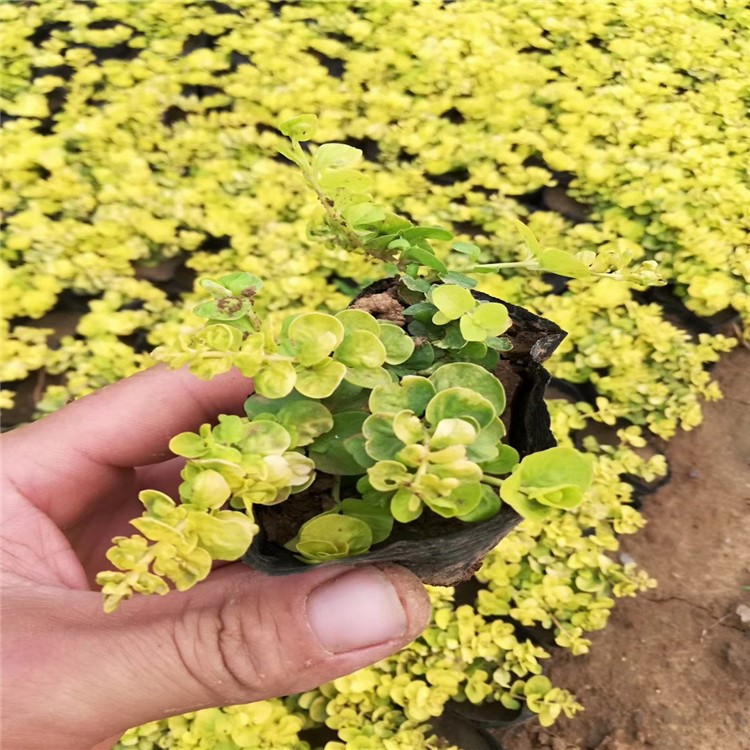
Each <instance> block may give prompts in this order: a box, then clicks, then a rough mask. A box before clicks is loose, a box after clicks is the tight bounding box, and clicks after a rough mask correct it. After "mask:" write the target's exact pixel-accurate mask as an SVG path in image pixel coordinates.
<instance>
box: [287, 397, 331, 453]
mask: <svg viewBox="0 0 750 750" xmlns="http://www.w3.org/2000/svg"><path fill="white" fill-rule="evenodd" d="M277 417H278V420H279V422H281V424H283V425H285V426H287V427H294V429H295V431H296V433H297V440H296V445H297V446H302V445H309V444H310V443H312V442H313V440H315V438H317V437H318V436H319V435H322V434H324V433H326V432H328V431H329V430H330V429H331V428H332V427H333V415H332V414H331V412H330V411H328V409H326V407H325V406H323V404H320V403H318V402H317V401H306V400H305V401H303V400H300V401H293V402H291V403H289V404H287V405H286V406H284V407H283V408H282V409H280V410H279V412H278V414H277Z"/></svg>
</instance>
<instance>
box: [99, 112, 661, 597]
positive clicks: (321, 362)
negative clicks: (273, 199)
mask: <svg viewBox="0 0 750 750" xmlns="http://www.w3.org/2000/svg"><path fill="white" fill-rule="evenodd" d="M316 127H317V118H315V117H314V116H313V115H302V116H299V117H296V118H293V119H291V120H288V121H286V122H284V123H282V125H281V130H282V132H283V133H285V134H286V135H288V136H289V138H290V140H291V148H284V149H282V153H283V154H284V155H286V156H288V157H289V158H290V159H293V160H294V162H295V163H296V164H297V165H298V166H299V167H300V169H301V170H302V173H303V175H304V177H305V179H306V181H307V182H308V184H309V185H310V186H311V187H312V188H313V189H314V190H315V192H316V193H317V194H318V198H319V199H320V202H321V204H322V206H323V209H324V212H325V213H324V215H323V221H322V224H320V225H316V226H315V227H314V230H313V231H315V232H317V233H318V234H327V235H330V236H331V237H332V238H334V239H336V240H339V241H341V242H343V243H345V244H347V245H349V246H351V247H354V248H359V249H361V250H362V251H363V252H365V253H368V254H372V255H373V256H375V257H377V258H380V259H382V260H386V261H387V262H389V263H390V264H392V265H393V266H394V267H395V268H396V269H397V271H398V275H397V276H396V277H395V281H394V283H395V284H397V285H398V286H399V287H400V289H401V292H400V293H401V294H402V295H403V296H404V297H405V299H407V300H408V301H409V302H410V303H411V304H408V305H407V306H406V307H405V309H404V308H402V309H403V313H400V317H401V318H402V319H403V320H404V327H402V326H400V325H396V324H394V323H393V322H389V321H388V320H387V319H386V320H379V319H377V318H375V317H374V316H373V315H372V314H370V313H369V312H366V311H365V310H362V309H356V308H353V309H346V310H342V311H340V312H338V313H336V314H335V315H329V314H326V313H321V312H307V313H301V314H297V315H292V316H289V317H288V318H286V319H285V320H284V321H283V322H282V324H281V328H280V330H279V331H275V330H274V327H273V325H272V324H271V322H270V321H269V320H266V321H263V320H261V318H260V317H259V316H258V314H257V312H256V311H255V308H254V302H255V298H256V296H257V295H258V294H259V293H262V288H263V284H262V282H261V280H260V279H258V278H257V277H255V276H252V275H251V274H247V273H243V272H234V273H230V274H226V275H224V276H221V277H219V278H218V279H203V280H202V282H201V284H202V286H203V288H204V289H205V290H206V291H207V292H208V293H209V294H210V295H211V299H210V300H209V301H206V302H202V303H200V304H199V305H197V306H196V307H195V308H194V310H193V312H194V313H195V314H196V315H198V316H200V317H202V318H204V319H206V320H207V323H206V325H205V327H204V328H203V330H201V331H199V332H197V333H195V334H193V335H191V336H186V337H183V339H182V340H181V342H180V346H178V347H177V348H175V349H171V348H170V347H160V348H158V349H157V350H156V351H155V352H154V353H153V356H154V358H155V359H157V360H161V361H164V362H167V363H169V364H170V365H171V366H173V367H182V366H187V367H189V368H190V369H191V370H192V371H193V372H194V373H195V374H196V375H198V376H200V377H202V378H205V379H210V378H212V377H214V376H216V375H219V374H221V373H223V372H226V371H228V370H229V369H231V368H233V367H236V368H237V369H238V370H239V371H240V372H241V373H242V374H243V375H245V376H246V377H248V378H253V383H254V391H255V392H254V394H253V395H252V396H250V398H248V400H247V404H246V412H247V417H244V418H242V417H238V416H227V415H220V417H219V424H218V425H216V426H215V427H211V425H209V424H204V425H203V426H202V427H201V428H200V430H199V431H198V433H197V434H194V433H182V434H180V435H177V436H175V437H174V438H173V439H172V440H171V442H170V448H171V450H172V452H173V453H175V454H176V455H178V456H182V457H184V458H186V459H187V461H186V464H185V467H184V469H183V470H182V478H183V482H182V484H181V485H180V487H179V494H180V500H181V502H180V504H179V505H178V504H176V503H175V502H174V501H173V500H172V499H171V498H170V497H168V496H167V495H165V494H164V493H162V492H157V491H155V490H145V491H143V492H141V493H140V499H141V502H142V503H143V505H144V506H145V508H146V511H145V513H144V514H143V516H141V517H140V518H137V519H135V520H134V521H133V522H132V523H133V526H135V528H136V530H137V531H138V532H140V533H139V534H138V535H133V536H131V537H117V538H116V539H115V540H114V542H115V545H114V546H113V547H112V548H111V549H110V550H109V552H108V554H107V557H108V559H109V560H110V562H111V563H112V564H113V565H114V566H115V567H116V568H117V569H118V570H117V571H108V572H103V573H100V574H99V576H98V577H97V582H98V583H99V584H100V585H101V586H102V590H103V593H104V595H105V609H106V610H107V611H112V610H113V609H115V608H116V607H117V606H118V605H119V603H120V602H121V601H122V600H123V599H127V598H128V597H130V596H131V595H132V594H133V593H141V594H165V593H167V591H168V585H167V581H169V582H171V583H172V584H173V585H174V586H175V587H176V588H177V589H178V590H181V591H182V590H185V589H188V588H190V587H192V586H194V585H195V584H196V583H198V582H199V581H201V580H202V579H204V578H205V577H206V576H207V575H208V574H209V572H210V570H211V565H212V563H213V561H215V560H237V559H239V558H240V557H242V555H243V554H244V553H245V552H246V551H247V549H248V547H249V546H250V544H251V543H252V541H253V538H254V537H255V535H256V534H257V532H258V526H257V524H256V523H255V519H254V512H255V508H256V506H262V505H276V504H278V503H282V502H284V501H286V500H287V499H288V498H289V497H290V495H292V494H296V493H301V492H305V491H307V490H310V492H313V491H316V490H317V488H320V487H322V488H324V491H327V493H328V494H329V495H330V497H329V499H328V500H327V501H326V502H324V504H323V509H322V512H321V513H320V514H318V515H315V516H313V517H312V518H309V519H308V520H306V521H305V522H304V523H303V524H302V525H301V526H300V527H299V528H298V529H296V533H295V534H294V535H293V536H292V537H291V538H289V539H288V540H287V541H286V544H285V546H286V547H287V548H288V549H289V550H291V551H292V552H295V553H296V554H297V556H298V558H299V559H301V560H303V561H304V562H307V563H310V564H315V563H321V562H326V561H330V560H335V559H340V558H345V557H353V556H356V555H359V554H362V553H364V552H367V551H368V550H369V549H370V547H371V546H373V545H377V544H379V543H382V542H384V541H386V540H387V539H388V537H389V536H390V534H391V533H392V531H393V529H394V522H395V523H398V524H407V523H411V522H414V521H416V520H417V519H419V518H420V516H421V515H422V513H423V512H424V511H425V510H427V511H429V512H432V513H435V514H437V515H438V516H442V517H443V518H457V519H458V520H460V521H463V522H466V523H481V522H484V521H488V520H490V519H491V518H492V517H494V516H495V515H496V514H497V513H498V511H499V510H500V508H501V505H502V503H507V504H508V505H509V506H511V507H512V508H513V509H514V510H516V511H517V512H518V513H520V514H521V515H522V516H524V517H526V518H537V519H539V518H544V517H545V516H546V515H548V514H549V513H550V512H551V511H552V510H553V509H563V510H570V509H572V508H575V507H577V506H578V505H579V504H580V502H581V500H582V498H583V493H584V492H585V491H586V490H587V489H588V487H589V485H590V483H591V479H592V468H591V461H590V458H589V457H587V456H584V455H583V454H580V453H578V452H577V451H575V450H573V449H571V448H550V449H548V450H545V451H542V452H539V453H534V454H532V455H529V456H526V457H524V458H523V459H522V460H520V461H519V455H518V453H517V452H516V451H515V450H514V449H513V448H512V447H511V446H509V445H507V444H505V443H504V442H503V438H504V437H505V426H504V424H503V422H502V421H501V417H502V416H503V414H504V412H505V409H506V396H505V390H504V388H503V385H502V384H501V382H500V381H499V380H498V379H497V377H496V375H495V374H493V370H494V368H495V366H496V365H497V364H498V362H499V360H500V357H501V356H502V353H503V352H505V351H508V350H509V349H510V348H511V347H512V344H511V342H510V340H509V339H508V338H506V337H504V336H503V334H504V333H505V332H506V331H507V329H508V328H510V326H511V320H510V317H509V313H508V309H507V308H506V307H505V305H503V304H501V303H499V302H485V301H481V300H479V299H477V298H475V297H474V296H473V295H472V293H471V289H472V288H473V287H474V286H475V285H476V282H475V281H474V280H473V279H472V278H471V277H469V276H467V275H465V274H463V273H458V272H456V271H452V270H449V268H448V266H447V265H446V264H445V263H444V262H443V261H442V260H440V259H438V257H437V256H436V254H435V251H434V249H433V247H432V245H431V244H430V240H446V241H448V240H452V234H451V233H450V232H448V231H447V230H445V229H442V228H440V227H435V226H426V227H425V226H422V227H420V226H414V225H412V223H411V222H409V221H407V220H405V219H401V218H399V217H398V216H396V215H394V214H389V213H387V212H386V211H384V210H383V209H382V208H381V207H380V206H378V205H377V204H375V203H373V202H372V198H371V196H370V195H369V194H368V193H367V192H366V190H367V188H368V187H369V180H368V178H367V177H366V176H365V175H364V174H362V173H361V172H360V171H358V170H357V169H356V167H357V165H358V163H359V161H360V159H361V157H362V154H361V152H360V151H359V150H358V149H355V148H352V147H351V146H347V145H345V144H338V143H328V144H324V145H322V146H320V147H318V148H317V149H316V150H315V151H313V153H312V156H311V157H308V155H307V153H306V152H305V150H304V149H303V148H302V146H301V143H302V142H304V141H308V140H310V139H311V138H312V137H313V136H314V133H315V129H316ZM522 231H523V233H524V234H525V235H526V236H527V241H528V245H529V252H530V255H531V260H530V261H529V266H531V265H532V264H535V265H536V266H538V267H539V268H540V269H547V270H550V268H551V267H552V266H554V267H555V269H556V270H557V272H562V271H564V270H566V269H567V271H568V272H569V273H570V274H575V275H577V276H579V277H584V276H586V275H588V274H590V273H592V272H591V271H590V270H589V265H592V264H593V263H594V262H595V261H596V259H595V258H593V257H591V258H587V259H586V260H587V261H588V265H587V264H586V263H584V261H583V260H579V259H575V258H573V257H572V256H568V255H567V254H566V253H564V252H562V251H560V252H557V251H552V250H542V249H541V248H540V247H539V245H538V243H537V242H536V240H535V238H534V237H533V236H532V235H530V233H529V232H528V230H527V229H526V228H525V227H524V228H523V229H522ZM453 249H454V250H456V251H457V252H458V253H460V254H463V255H467V256H468V257H469V258H470V259H472V260H473V261H474V265H473V267H471V268H469V269H468V270H472V271H474V272H475V273H483V272H486V271H488V270H494V266H492V267H490V268H488V267H487V266H486V265H483V264H480V263H476V260H477V258H478V254H479V249H478V248H477V247H476V246H474V245H472V244H471V243H465V242H459V243H454V244H453ZM629 273H630V274H631V275H632V276H634V277H635V276H637V275H638V274H639V271H638V269H636V270H633V271H630V272H629ZM642 273H646V274H647V275H649V276H650V275H651V274H652V271H651V269H650V268H648V269H645V270H644V271H642ZM616 274H617V275H618V276H619V275H620V271H619V269H618V270H617V271H616ZM407 316H408V317H410V318H412V321H411V323H409V324H408V325H406V323H405V321H406V320H407ZM318 491H319V490H318ZM342 493H344V496H343V497H342Z"/></svg>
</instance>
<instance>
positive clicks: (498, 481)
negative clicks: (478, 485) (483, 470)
mask: <svg viewBox="0 0 750 750" xmlns="http://www.w3.org/2000/svg"><path fill="white" fill-rule="evenodd" d="M481 481H482V482H484V483H485V484H491V485H492V486H493V487H502V486H503V480H502V479H498V478H497V477H490V476H487V474H482V480H481Z"/></svg>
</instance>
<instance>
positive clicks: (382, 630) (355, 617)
mask: <svg viewBox="0 0 750 750" xmlns="http://www.w3.org/2000/svg"><path fill="white" fill-rule="evenodd" d="M307 619H308V622H309V623H310V625H311V627H312V629H313V631H314V632H315V635H317V636H318V640H319V641H320V644H321V645H322V646H323V648H325V649H326V650H327V651H331V652H332V653H334V654H341V653H344V652H345V651H355V650H356V649H360V648H368V647H369V646H376V645H377V644H379V643H385V642H386V641H390V640H393V639H394V638H399V637H400V636H402V635H403V634H404V633H405V632H406V626H407V624H408V619H407V616H406V612H405V611H404V607H403V605H402V604H401V600H400V599H399V597H398V593H397V592H396V589H395V588H394V587H393V584H392V583H391V579H390V578H389V577H388V576H387V575H386V574H385V573H383V572H382V571H381V570H378V569H377V568H357V569H355V570H353V571H351V572H350V573H345V574H344V575H342V576H339V577H338V578H334V579H333V580H331V581H326V582H325V583H324V584H322V585H321V586H319V587H318V588H317V589H315V590H314V591H313V592H312V593H311V594H310V596H309V597H308V600H307Z"/></svg>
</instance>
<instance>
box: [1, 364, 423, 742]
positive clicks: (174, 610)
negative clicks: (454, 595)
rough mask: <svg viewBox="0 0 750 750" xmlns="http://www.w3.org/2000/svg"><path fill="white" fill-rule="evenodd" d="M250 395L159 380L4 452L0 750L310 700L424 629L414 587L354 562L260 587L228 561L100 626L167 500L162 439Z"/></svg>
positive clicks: (9, 441)
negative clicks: (245, 706) (132, 539)
mask: <svg viewBox="0 0 750 750" xmlns="http://www.w3.org/2000/svg"><path fill="white" fill-rule="evenodd" d="M248 391H249V388H248V380H247V379H245V378H243V377H241V376H240V375H238V374H236V373H227V374H226V375H224V376H221V377H218V378H215V379H214V380H212V381H211V382H208V383H206V382H203V381H199V380H197V379H196V378H194V377H193V376H191V375H190V374H189V373H187V372H185V371H182V370H180V371H176V372H172V371H168V370H166V369H164V368H161V367H155V368H152V369H151V370H148V371H146V372H143V373H139V374H138V375H135V376H133V377H131V378H128V379H126V380H124V381H122V382H120V383H117V384H115V385H112V386H108V387H107V388H104V389H103V390H101V391H99V392H97V393H94V394H92V395H90V396H87V397H85V398H83V399H81V400H79V401H76V402H74V403H72V404H70V405H68V406H66V407H65V408H64V409H62V410H60V411H59V412H57V413H55V414H52V415H50V416H48V417H45V418H43V419H42V420H40V421H39V422H36V423H34V424H31V425H27V426H24V427H21V428H19V429H17V430H14V431H13V432H11V433H8V434H6V435H5V436H4V437H3V438H2V448H3V455H4V472H3V473H4V476H3V522H2V530H1V532H0V534H1V536H0V542H1V544H2V556H1V557H0V571H1V572H2V618H3V619H2V669H3V671H2V689H3V695H2V730H0V731H1V732H2V733H1V734H0V738H1V740H0V745H1V746H2V747H3V748H4V749H5V750H42V749H44V750H49V748H52V747H54V748H55V750H89V749H90V748H91V747H92V746H94V745H97V748H99V747H101V748H105V747H111V746H112V744H114V742H116V740H117V737H119V735H120V733H122V732H123V731H124V730H125V729H127V728H128V727H131V726H135V725H137V724H142V723H144V722H146V721H151V720H154V719H162V718H165V717H167V716H171V715H174V714H180V713H184V712H186V711H192V710H196V709H199V708H205V707H208V706H220V705H231V704H236V703H248V702H251V701H257V700H262V699H265V698H270V697H274V696H282V695H287V694H290V693H296V692H300V691H304V690H309V689H311V688H313V687H315V686H317V685H320V684H322V683H324V682H328V681H329V680H332V679H335V678H336V677H339V676H341V675H344V674H348V673H350V672H353V671H355V670H357V669H359V668H361V667H364V666H366V665H367V664H370V663H372V662H375V661H377V660H378V659H382V658H384V657H385V656H387V655H389V654H391V653H393V652H394V651H396V650H398V649H399V648H401V647H402V646H404V645H406V644H407V643H409V641H411V640H413V639H414V638H415V637H416V636H417V635H418V634H419V632H420V631H421V629H422V628H424V627H425V625H426V623H427V619H428V617H429V601H428V598H427V596H426V594H425V591H424V588H423V587H422V585H421V584H420V582H419V581H418V580H417V579H416V578H415V577H414V576H413V575H412V574H411V573H409V572H408V571H406V570H404V569H402V568H398V567H383V568H376V567H371V566H368V567H359V568H354V567H352V566H351V565H348V566H347V565H344V564H342V565H338V566H335V567H326V568H322V569H317V570H315V569H313V570H311V571H310V572H308V573H305V574H302V575H294V576H288V577H285V578H268V577H265V576H263V575H260V574H259V573H257V572H255V571H252V570H250V569H249V568H248V567H246V566H245V565H243V564H241V563H232V564H229V565H225V566H223V567H222V568H221V569H219V570H215V571H214V572H213V573H212V574H211V576H210V577H209V578H208V579H207V580H206V581H204V582H203V583H201V584H199V585H198V586H196V587H195V588H193V589H191V590H189V591H186V592H184V593H177V592H172V593H170V594H169V595H168V596H166V597H164V598H161V597H140V598H138V597H136V598H135V599H133V600H131V601H128V602H125V603H124V604H123V606H122V607H121V608H120V610H118V611H117V612H116V613H114V614H110V615H105V614H104V613H103V611H102V599H101V594H100V593H99V592H98V591H95V590H92V586H93V581H94V577H95V575H96V573H97V572H98V571H99V570H104V569H107V568H108V567H110V565H109V563H108V562H107V561H106V559H105V557H104V553H105V551H106V550H107V548H108V547H109V546H110V542H111V539H112V537H113V536H117V535H123V534H129V533H131V530H130V527H129V526H128V521H129V520H130V519H131V518H135V517H136V516H138V515H140V512H141V507H140V503H139V501H138V499H137V495H138V491H139V490H141V489H144V488H147V487H148V488H153V489H159V490H162V491H164V492H167V493H170V494H172V496H175V493H176V488H177V485H178V483H179V481H180V480H179V471H180V468H181V465H182V461H183V460H182V459H175V458H172V459H170V458H169V452H168V450H167V443H168V441H169V439H170V438H171V437H172V436H173V435H175V434H177V433H179V432H182V431H185V430H195V429H197V427H198V426H199V425H200V424H201V423H203V422H209V421H213V420H214V419H215V417H216V415H217V414H219V413H235V412H238V411H241V406H242V403H243V401H244V399H245V397H246V396H247V395H248ZM98 743H100V744H98Z"/></svg>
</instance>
